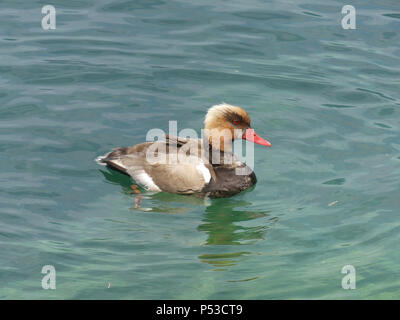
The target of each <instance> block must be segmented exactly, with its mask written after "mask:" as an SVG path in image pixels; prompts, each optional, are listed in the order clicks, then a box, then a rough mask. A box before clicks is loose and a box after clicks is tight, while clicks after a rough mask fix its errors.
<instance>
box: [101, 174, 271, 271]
mask: <svg viewBox="0 0 400 320" xmlns="http://www.w3.org/2000/svg"><path fill="white" fill-rule="evenodd" d="M100 172H101V173H102V174H103V175H104V177H105V178H106V180H107V181H108V182H110V183H113V184H119V185H120V186H121V187H122V192H123V193H125V194H132V190H131V188H130V186H131V185H132V180H131V178H129V177H128V176H126V175H123V174H121V173H119V172H116V171H114V170H110V169H106V170H100ZM251 189H252V188H251ZM251 189H249V190H248V191H245V193H247V192H250V191H251ZM144 197H145V201H143V204H142V206H143V207H140V208H139V209H136V210H142V211H151V212H162V213H170V214H183V213H186V212H188V211H191V210H192V209H193V206H195V207H198V206H201V207H203V208H204V209H205V213H204V217H203V219H202V223H201V224H200V225H199V226H198V228H197V229H198V230H199V231H201V232H203V233H205V234H206V235H207V238H206V240H205V242H204V243H203V245H202V246H201V247H202V248H204V249H205V250H204V251H207V252H206V253H203V254H201V255H199V260H200V261H201V262H204V263H207V264H210V265H212V266H214V267H217V268H218V269H216V270H224V268H226V267H228V266H233V265H235V264H237V263H238V262H240V261H241V260H243V259H246V258H247V257H248V256H251V255H256V254H258V253H257V252H250V251H249V250H248V248H249V247H248V246H246V245H251V244H252V243H254V242H256V241H259V240H264V239H265V237H266V233H267V231H268V229H269V228H271V227H272V226H273V225H274V224H275V223H276V222H277V221H278V218H277V217H274V216H272V215H271V212H270V211H267V210H262V211H260V210H252V209H250V208H251V206H252V203H251V202H248V201H245V200H243V199H240V195H239V196H236V197H233V198H218V199H208V198H206V199H205V198H201V197H196V196H183V195H175V194H171V193H164V192H160V193H157V194H151V195H148V194H146V193H144ZM132 198H133V196H132ZM146 199H148V200H151V202H152V207H151V208H146V207H145V205H146ZM132 203H133V201H132ZM155 204H157V205H156V206H155ZM180 205H182V206H180ZM239 247H242V248H245V247H246V249H244V250H239V251H238V250H237V248H239Z"/></svg>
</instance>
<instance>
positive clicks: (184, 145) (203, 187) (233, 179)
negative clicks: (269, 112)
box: [96, 103, 271, 198]
mask: <svg viewBox="0 0 400 320" xmlns="http://www.w3.org/2000/svg"><path fill="white" fill-rule="evenodd" d="M250 122H251V120H250V116H249V114H248V113H247V112H246V110H244V109H243V108H241V107H238V106H234V105H230V104H227V103H221V104H217V105H214V106H212V107H211V108H209V109H208V111H207V113H206V116H205V119H204V131H203V132H204V134H203V138H202V139H194V138H187V137H178V136H173V135H169V134H165V139H164V140H160V139H159V140H157V141H148V142H143V143H139V144H136V145H134V146H132V147H120V148H115V149H113V150H112V151H110V152H108V153H107V154H105V155H103V156H100V157H98V158H97V159H96V160H97V162H98V163H99V164H102V165H106V166H107V167H109V168H111V169H113V170H117V171H119V172H121V173H123V174H126V175H128V176H130V177H132V179H133V180H134V181H136V183H137V184H138V185H140V186H141V187H143V188H144V189H146V190H148V191H151V192H169V193H175V194H184V195H193V194H194V195H201V196H207V197H210V198H220V197H230V196H233V195H235V194H237V193H239V192H242V191H244V190H246V189H248V188H250V187H252V186H253V185H255V184H256V183H257V178H256V175H255V173H254V171H253V170H252V169H251V168H250V167H248V166H247V165H246V164H245V163H244V162H241V161H239V160H238V158H237V156H236V155H235V154H234V153H233V142H234V140H237V139H244V140H248V141H250V142H253V143H255V144H259V145H262V146H267V147H271V143H270V142H269V141H268V140H265V139H263V138H261V137H260V136H259V135H258V134H256V132H255V131H254V129H253V128H252V127H251V125H250ZM131 187H132V190H133V191H134V193H141V192H140V191H139V188H138V186H137V185H132V186H131Z"/></svg>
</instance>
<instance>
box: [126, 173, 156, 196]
mask: <svg viewBox="0 0 400 320" xmlns="http://www.w3.org/2000/svg"><path fill="white" fill-rule="evenodd" d="M129 173H130V174H132V176H133V178H134V179H135V180H136V181H137V182H139V184H141V185H142V186H143V187H145V188H146V189H147V190H149V191H156V192H159V191H161V189H160V188H159V187H158V186H157V185H156V184H155V183H154V181H153V179H152V178H151V177H150V176H149V175H148V174H147V173H146V171H144V170H143V169H140V170H135V171H134V172H132V171H131V170H129Z"/></svg>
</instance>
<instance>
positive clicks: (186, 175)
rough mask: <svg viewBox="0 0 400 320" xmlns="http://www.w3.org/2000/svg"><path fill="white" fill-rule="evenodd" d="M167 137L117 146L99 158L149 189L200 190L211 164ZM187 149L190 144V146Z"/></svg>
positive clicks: (182, 191) (190, 191) (204, 183)
mask: <svg viewBox="0 0 400 320" xmlns="http://www.w3.org/2000/svg"><path fill="white" fill-rule="evenodd" d="M189 140H190V139H188V141H186V142H185V143H182V145H181V146H176V145H173V144H172V143H171V142H170V141H168V142H164V141H156V142H145V143H141V144H138V145H136V146H133V147H131V148H120V149H116V150H114V151H113V152H111V153H109V154H107V155H106V156H105V157H104V158H103V159H102V160H101V161H102V162H103V163H106V164H107V165H109V166H111V167H113V168H115V169H117V170H119V171H122V172H124V173H126V174H129V175H130V176H132V178H133V179H134V180H135V181H136V182H137V183H139V184H140V185H142V186H143V187H145V188H146V189H148V190H150V191H166V192H172V193H181V194H191V193H198V192H201V191H202V190H203V189H204V188H205V186H206V185H207V184H208V183H209V182H210V180H211V177H212V175H215V174H214V173H213V169H212V166H211V165H209V164H208V163H207V162H205V161H204V160H203V159H202V157H201V156H198V155H196V154H194V153H193V149H192V151H191V152H192V153H191V152H189V153H188V152H186V150H185V148H182V147H183V145H186V147H187V144H188V143H197V141H195V140H192V141H189ZM189 149H190V148H189Z"/></svg>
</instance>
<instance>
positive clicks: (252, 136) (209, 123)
mask: <svg viewBox="0 0 400 320" xmlns="http://www.w3.org/2000/svg"><path fill="white" fill-rule="evenodd" d="M204 126H205V130H206V136H207V138H208V142H209V144H210V145H211V146H213V147H216V148H217V149H220V150H221V151H224V148H226V147H227V146H231V145H232V141H233V140H235V139H245V140H248V141H251V142H254V143H257V144H260V145H263V146H267V147H270V146H271V143H270V142H269V141H267V140H264V139H263V138H261V137H260V136H259V135H258V134H256V133H255V131H254V129H252V128H251V126H250V117H249V115H248V113H247V112H246V111H245V110H244V109H242V108H240V107H237V106H232V105H230V104H227V103H222V104H218V105H215V106H213V107H211V108H210V109H208V112H207V115H206V118H205V120H204Z"/></svg>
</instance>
